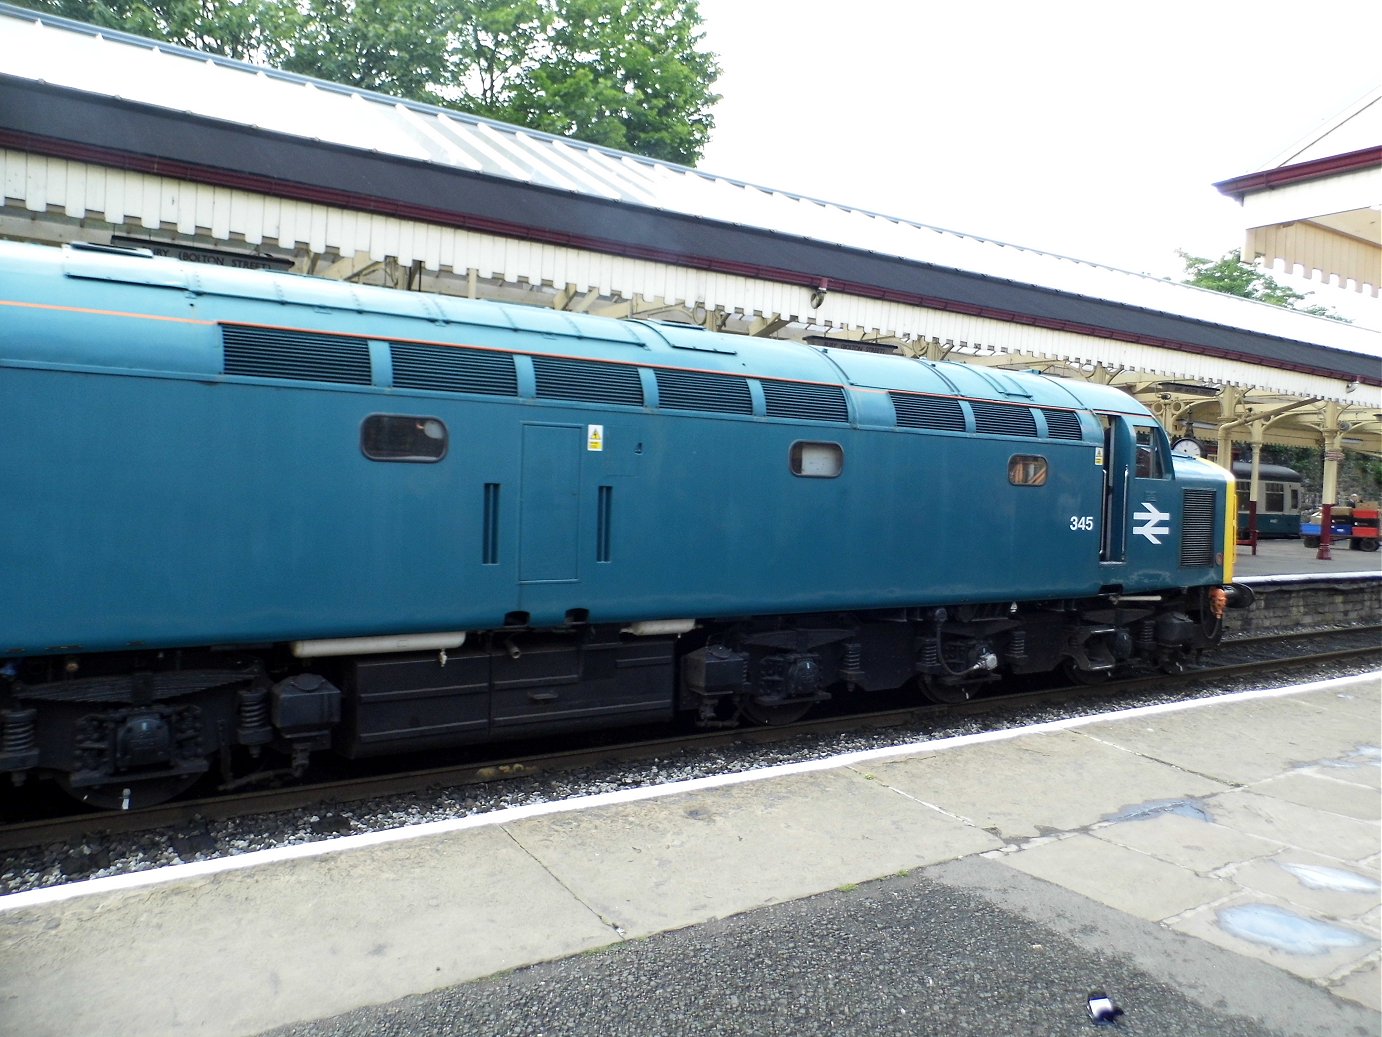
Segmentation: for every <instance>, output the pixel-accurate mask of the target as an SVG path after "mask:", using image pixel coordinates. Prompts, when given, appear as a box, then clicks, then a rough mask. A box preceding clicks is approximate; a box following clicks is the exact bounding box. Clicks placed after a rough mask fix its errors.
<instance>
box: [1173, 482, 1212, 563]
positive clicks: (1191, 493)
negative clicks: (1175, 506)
mask: <svg viewBox="0 0 1382 1037" xmlns="http://www.w3.org/2000/svg"><path fill="white" fill-rule="evenodd" d="M1216 498H1217V495H1216V494H1215V493H1214V491H1213V490H1186V491H1185V499H1184V501H1183V506H1182V508H1181V531H1180V564H1181V565H1182V566H1187V565H1213V564H1214V508H1215V504H1214V502H1215V500H1216Z"/></svg>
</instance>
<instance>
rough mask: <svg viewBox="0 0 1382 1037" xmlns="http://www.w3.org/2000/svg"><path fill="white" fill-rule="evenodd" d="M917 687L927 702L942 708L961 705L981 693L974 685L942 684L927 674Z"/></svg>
mask: <svg viewBox="0 0 1382 1037" xmlns="http://www.w3.org/2000/svg"><path fill="white" fill-rule="evenodd" d="M917 685H918V687H920V688H921V693H922V694H923V695H924V696H926V698H927V700H929V701H931V702H936V703H939V704H940V705H942V706H958V705H961V704H962V703H965V702H968V701H969V700H970V699H972V698H974V696H975V695H976V694H977V693H978V691H979V688H978V686H977V685H974V684H942V683H941V682H940V681H938V680H935V679H934V678H932V677H930V676H928V675H926V674H923V675H922V676H921V677H920V678H918V681H917Z"/></svg>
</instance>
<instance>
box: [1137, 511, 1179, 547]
mask: <svg viewBox="0 0 1382 1037" xmlns="http://www.w3.org/2000/svg"><path fill="white" fill-rule="evenodd" d="M1132 517H1133V519H1134V520H1136V521H1138V522H1141V523H1142V525H1140V526H1134V527H1133V530H1132V531H1133V532H1134V533H1136V534H1137V535H1138V536H1140V537H1146V538H1147V539H1148V540H1150V541H1151V542H1152V543H1154V544H1160V543H1161V538H1162V537H1164V536H1167V535H1168V534H1169V533H1170V532H1171V524H1170V518H1171V513H1170V512H1169V511H1158V510H1157V507H1156V505H1155V504H1148V503H1147V502H1146V501H1143V502H1142V507H1141V508H1140V509H1139V510H1137V511H1134V512H1133V513H1132Z"/></svg>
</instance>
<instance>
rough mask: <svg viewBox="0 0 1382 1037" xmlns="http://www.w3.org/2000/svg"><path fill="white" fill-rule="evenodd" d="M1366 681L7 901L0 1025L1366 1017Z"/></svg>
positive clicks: (583, 1026) (41, 1029)
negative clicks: (1117, 1011) (1096, 999)
mask: <svg viewBox="0 0 1382 1037" xmlns="http://www.w3.org/2000/svg"><path fill="white" fill-rule="evenodd" d="M1379 678H1382V673H1373V674H1370V675H1367V676H1365V677H1357V678H1346V679H1340V680H1334V681H1327V682H1320V683H1317V684H1312V685H1305V686H1300V687H1297V688H1292V689H1277V690H1273V691H1264V692H1246V693H1242V694H1239V695H1234V696H1229V697H1225V698H1219V699H1209V700H1197V701H1194V702H1188V703H1175V704H1172V705H1167V706H1153V707H1145V708H1137V709H1130V710H1127V711H1124V712H1122V713H1117V714H1112V715H1109V716H1105V717H1100V718H1080V719H1077V720H1071V721H1063V722H1059V723H1053V724H1050V725H1046V726H1043V727H1039V728H1035V729H1024V730H1023V731H1021V732H997V733H989V734H984V735H975V736H967V737H963V738H954V739H949V740H945V741H937V742H930V743H918V744H915V745H910V746H904V747H899V748H891V749H886V750H876V751H869V752H864V753H856V754H852V755H845V756H839V757H834V758H831V759H827V760H821V761H815V762H812V763H810V764H796V765H791V766H784V767H780V768H773V769H769V770H764V771H757V772H753V773H748V774H738V775H732V776H728V777H723V778H716V779H706V780H698V781H693V782H686V783H681V784H677V785H664V786H658V787H654V788H649V789H636V790H627V791H623V792H618V793H611V794H607V795H602V796H595V797H590V798H587V799H584V800H579V801H574V802H564V803H559V804H545V805H540V806H534V807H525V808H519V809H514V810H509V811H504V812H501V813H497V814H488V815H483V816H477V817H470V818H461V819H456V820H453V821H447V822H442V823H434V824H429V825H422V826H417V827H415V828H411V829H402V830H398V831H394V832H389V833H382V834H372V835H367V836H354V837H345V838H340V839H336V840H334V841H330V842H325V843H317V844H313V845H307V846H294V847H287V848H284V849H280V850H274V851H267V852H263V853H252V854H246V855H244V856H242V857H236V858H229V859H226V860H221V861H216V862H206V863H202V864H194V865H180V866H177V867H172V868H166V869H162V870H161V871H158V872H151V873H144V874H139V875H133V876H124V877H120V878H114V879H99V880H94V881H90V882H86V883H75V884H72V885H68V886H63V887H59V888H55V889H52V890H38V891H31V892H27V893H18V894H13V895H10V896H8V897H3V898H0V1033H4V1034H14V1035H21V1034H22V1035H24V1037H60V1035H63V1037H65V1035H70V1034H78V1033H82V1034H100V1035H105V1037H119V1035H124V1034H131V1035H134V1034H138V1035H140V1037H157V1035H164V1034H166V1035H173V1034H178V1035H186V1034H212V1035H226V1037H230V1035H249V1034H258V1033H261V1032H264V1031H267V1030H270V1029H272V1028H274V1027H284V1029H283V1030H282V1033H283V1034H285V1035H287V1034H292V1035H316V1034H323V1035H324V1034H332V1035H345V1034H356V1033H358V1034H362V1035H363V1034H371V1035H373V1037H378V1035H380V1034H428V1033H447V1034H517V1033H525V1034H526V1033H531V1034H545V1035H547V1037H552V1035H554V1034H585V1033H589V1034H592V1035H593V1034H601V1035H617V1034H621V1033H629V1034H641V1035H643V1037H646V1035H648V1034H653V1033H711V1032H713V1033H722V1034H741V1033H742V1034H750V1033H754V1034H760V1033H793V1034H795V1035H800V1034H808V1035H809V1034H814V1033H832V1032H833V1033H859V1034H864V1033H879V1034H883V1033H936V1034H941V1033H984V1034H989V1033H1007V1032H1013V1033H1016V1032H1023V1033H1027V1032H1040V1033H1046V1034H1059V1033H1076V1032H1084V1030H1085V1029H1087V1028H1088V1027H1090V1026H1091V1022H1090V1019H1089V1016H1088V1013H1087V1011H1086V994H1087V993H1089V992H1092V991H1094V990H1096V989H1097V990H1104V991H1106V992H1107V993H1108V994H1109V996H1110V998H1112V999H1113V1000H1115V1001H1117V1002H1118V1003H1119V1005H1120V1007H1122V1008H1124V1010H1125V1011H1126V1013H1127V1014H1126V1016H1125V1017H1124V1018H1123V1019H1122V1020H1120V1021H1119V1025H1120V1028H1121V1029H1122V1031H1123V1032H1127V1033H1144V1034H1145V1033H1156V1034H1158V1035H1161V1037H1174V1035H1176V1034H1186V1035H1193V1034H1197V1033H1208V1032H1214V1033H1216V1034H1236V1035H1246V1037H1254V1035H1265V1034H1299V1035H1318V1034H1326V1033H1328V1034H1362V1035H1366V1034H1374V1035H1375V1034H1377V1033H1379V1031H1380V1030H1382V1014H1379V1010H1380V1009H1382V1004H1379V972H1378V960H1379V935H1380V932H1379V926H1382V906H1379V905H1382V896H1380V895H1379V889H1382V886H1380V885H1379V866H1380V864H1382V862H1380V861H1379V851H1380V850H1382V836H1380V834H1379V833H1380V832H1382V829H1380V828H1379V820H1380V818H1379V812H1380V808H1382V791H1379V787H1380V782H1379V778H1380V777H1382V766H1379V764H1380V763H1382V751H1380V750H1379V745H1378V743H1379V720H1380V719H1382V685H1380V682H1379ZM538 963H546V964H538ZM511 970H517V971H511ZM1086 987H1087V988H1088V989H1087V990H1086ZM659 998H661V999H662V1000H661V1001H659ZM372 1005H373V1006H381V1005H382V1006H384V1007H379V1008H370V1007H367V1006H372ZM340 1013H347V1014H345V1015H343V1016H342V1015H340ZM506 1013H507V1014H506ZM779 1016H780V1017H781V1018H779ZM314 1020H316V1021H317V1022H314ZM506 1020H507V1021H506Z"/></svg>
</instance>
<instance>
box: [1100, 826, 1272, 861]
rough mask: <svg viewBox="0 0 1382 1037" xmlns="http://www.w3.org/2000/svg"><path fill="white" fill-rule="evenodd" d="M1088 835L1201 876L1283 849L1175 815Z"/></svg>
mask: <svg viewBox="0 0 1382 1037" xmlns="http://www.w3.org/2000/svg"><path fill="white" fill-rule="evenodd" d="M1089 834H1090V835H1092V836H1094V837H1095V838H1096V839H1103V840H1104V841H1105V842H1110V843H1116V844H1118V845H1119V846H1126V847H1128V848H1129V849H1133V850H1138V851H1139V852H1141V853H1145V854H1148V855H1149V856H1152V857H1156V858H1157V859H1159V860H1163V861H1166V862H1168V863H1170V864H1177V865H1179V866H1180V867H1182V868H1189V869H1190V870H1191V871H1194V872H1198V873H1199V874H1201V875H1206V874H1208V873H1209V872H1211V871H1215V870H1217V869H1219V868H1222V867H1224V866H1225V865H1229V864H1235V863H1239V862H1242V861H1250V860H1253V859H1255V858H1258V857H1270V856H1271V855H1272V854H1275V853H1278V852H1279V851H1280V850H1282V849H1283V845H1282V844H1281V843H1279V842H1276V841H1275V840H1272V839H1263V838H1261V837H1259V836H1255V835H1247V834H1245V833H1243V832H1237V831H1234V830H1233V829H1232V828H1225V827H1224V826H1223V825H1218V824H1214V823H1213V822H1212V821H1205V820H1201V819H1199V818H1197V817H1186V816H1183V815H1180V814H1172V813H1164V814H1159V815H1157V816H1155V817H1147V818H1143V819H1135V820H1129V821H1121V822H1118V823H1116V824H1111V825H1100V826H1097V827H1095V828H1092V829H1090V833H1089Z"/></svg>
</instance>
